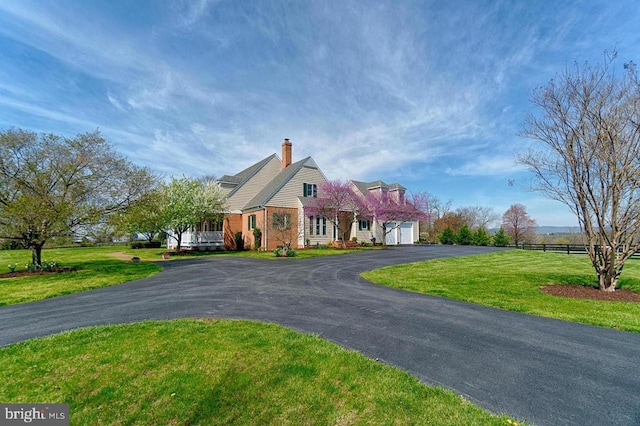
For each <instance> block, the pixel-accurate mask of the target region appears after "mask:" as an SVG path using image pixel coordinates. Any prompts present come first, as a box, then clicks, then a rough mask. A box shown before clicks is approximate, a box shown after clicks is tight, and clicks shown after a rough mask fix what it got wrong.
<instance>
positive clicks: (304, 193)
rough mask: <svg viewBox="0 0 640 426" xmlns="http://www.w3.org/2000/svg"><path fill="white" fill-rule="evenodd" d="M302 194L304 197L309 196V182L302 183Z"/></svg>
mask: <svg viewBox="0 0 640 426" xmlns="http://www.w3.org/2000/svg"><path fill="white" fill-rule="evenodd" d="M302 196H303V197H306V196H307V184H306V183H303V184H302Z"/></svg>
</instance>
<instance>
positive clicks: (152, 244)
mask: <svg viewBox="0 0 640 426" xmlns="http://www.w3.org/2000/svg"><path fill="white" fill-rule="evenodd" d="M160 247H162V243H161V242H160V241H134V242H132V243H131V248H132V249H143V248H160Z"/></svg>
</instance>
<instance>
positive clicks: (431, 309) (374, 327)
mask: <svg viewBox="0 0 640 426" xmlns="http://www.w3.org/2000/svg"><path fill="white" fill-rule="evenodd" d="M491 250H495V249H491V248H480V247H453V246H451V247H446V246H445V247H443V246H417V247H411V246H410V247H397V248H394V249H392V250H384V251H372V252H364V253H356V254H345V255H340V256H329V257H322V258H314V259H297V260H292V261H276V260H255V259H246V258H239V257H218V258H208V259H201V260H194V261H179V262H168V263H165V264H163V266H165V270H164V271H163V272H161V273H160V274H158V275H155V276H153V277H150V278H147V279H143V280H139V281H134V282H130V283H126V284H122V285H118V286H113V287H107V288H102V289H98V290H94V291H89V292H85V293H78V294H73V295H68V296H63V297H58V298H54V299H48V300H43V301H39V302H33V303H27V304H22V305H14V306H5V307H2V308H0V345H7V344H10V343H13V342H17V341H20V340H24V339H28V338H32V337H37V336H44V335H48V334H52V333H57V332H60V331H63V330H68V329H73V328H78V327H86V326H91V325H101V324H113V323H125V322H134V321H140V320H149V319H168V318H183V317H226V318H244V319H253V320H259V321H269V322H275V323H279V324H282V325H284V326H287V327H290V328H293V329H296V330H299V331H303V332H310V333H317V334H318V335H320V336H321V337H323V338H326V339H329V340H332V341H334V342H336V343H338V344H340V345H342V346H344V347H347V348H351V349H355V350H357V351H360V352H362V353H363V354H365V355H367V356H369V357H371V358H374V359H379V360H380V361H382V362H385V363H388V364H392V365H395V366H398V367H400V368H402V369H404V370H406V371H408V372H410V373H411V374H413V375H415V376H416V377H418V378H419V379H420V380H422V381H423V382H426V383H431V384H437V385H442V386H444V387H447V388H450V389H452V390H454V391H455V392H457V393H459V394H462V395H463V396H465V397H466V398H467V399H469V400H471V401H473V402H475V403H478V404H479V405H481V406H483V407H485V408H487V409H489V410H491V411H493V412H495V413H507V414H509V415H511V416H514V417H516V418H519V419H522V420H526V421H529V422H532V423H535V424H539V425H563V424H566V425H570V424H575V425H632V424H633V425H637V424H640V372H639V370H640V368H639V366H640V335H638V334H634V333H626V332H620V331H614V330H609V329H604V328H598V327H591V326H586V325H580V324H574V323H569V322H564V321H558V320H552V319H547V318H540V317H534V316H530V315H523V314H518V313H514V312H507V311H502V310H497V309H491V308H485V307H481V306H477V305H472V304H468V303H463V302H457V301H452V300H448V299H443V298H438V297H431V296H426V295H419V294H415V293H408V292H403V291H398V290H394V289H389V288H385V287H381V286H377V285H374V284H371V283H368V282H367V281H365V280H363V279H362V278H360V277H359V275H358V274H359V273H360V272H362V271H365V270H370V269H374V268H378V267H381V266H385V265H391V264H398V263H406V262H411V261H417V260H424V259H433V258H442V257H450V256H459V255H467V254H475V253H485V252H488V251H491Z"/></svg>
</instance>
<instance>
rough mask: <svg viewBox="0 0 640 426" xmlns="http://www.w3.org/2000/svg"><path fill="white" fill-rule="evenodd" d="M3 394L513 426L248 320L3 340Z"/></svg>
mask: <svg viewBox="0 0 640 426" xmlns="http://www.w3.org/2000/svg"><path fill="white" fill-rule="evenodd" d="M0 371H2V372H3V376H4V377H5V378H8V379H9V380H3V381H2V384H1V385H0V401H3V402H6V403H20V402H50V403H54V402H66V403H68V404H69V406H70V420H71V424H73V425H95V424H118V425H121V424H141V425H172V424H181V425H200V424H202V425H217V424H220V425H228V424H235V425H244V424H246V425H257V424H259V425H301V424H304V425H328V424H333V425H352V424H377V425H391V424H402V425H405V424H429V425H509V424H514V423H515V422H513V421H512V420H511V419H509V418H507V417H506V416H495V415H492V414H489V413H488V412H486V411H484V410H483V409H480V408H478V407H477V406H475V405H473V404H471V403H469V402H467V401H465V400H464V399H463V398H462V397H460V396H458V395H456V394H454V393H452V392H450V391H446V390H444V389H441V388H435V387H427V386H424V385H422V384H420V383H419V382H418V381H417V380H416V379H415V378H413V377H412V376H410V375H408V374H406V373H404V372H402V371H400V370H398V369H395V368H392V367H389V366H387V365H384V364H381V363H377V362H375V361H372V360H370V359H368V358H365V357H364V356H362V355H360V354H359V353H357V352H353V351H347V350H344V349H341V348H340V347H338V346H337V345H335V344H332V343H329V342H327V341H324V340H322V339H320V338H318V337H315V336H311V335H304V334H299V333H296V332H293V331H290V330H287V329H285V328H282V327H279V326H276V325H270V324H259V323H254V322H247V321H227V320H223V321H212V320H177V321H166V322H144V323H138V324H128V325H117V326H108V327H99V328H90V329H83V330H77V331H73V332H68V333H64V334H61V335H56V336H52V337H47V338H42V339H35V340H31V341H27V342H23V343H18V344H14V345H11V346H9V347H6V348H1V349H0Z"/></svg>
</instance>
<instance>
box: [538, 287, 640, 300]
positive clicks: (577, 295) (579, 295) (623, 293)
mask: <svg viewBox="0 0 640 426" xmlns="http://www.w3.org/2000/svg"><path fill="white" fill-rule="evenodd" d="M540 290H542V291H544V292H545V293H547V294H550V295H552V296H560V297H570V298H574V299H590V300H604V301H608V302H640V293H636V292H633V291H631V290H625V289H620V288H619V289H616V291H613V292H607V291H600V290H598V288H597V287H591V286H585V285H547V286H544V287H540Z"/></svg>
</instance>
